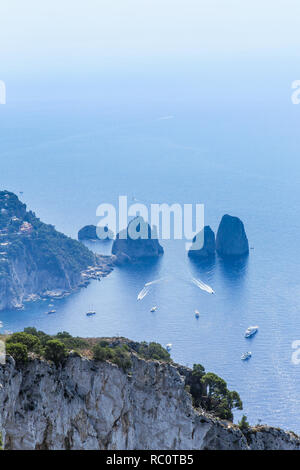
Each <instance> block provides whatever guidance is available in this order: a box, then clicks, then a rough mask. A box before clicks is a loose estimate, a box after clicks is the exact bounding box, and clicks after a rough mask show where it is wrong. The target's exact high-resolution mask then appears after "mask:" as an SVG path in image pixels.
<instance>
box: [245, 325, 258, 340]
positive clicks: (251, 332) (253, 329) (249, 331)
mask: <svg viewBox="0 0 300 470" xmlns="http://www.w3.org/2000/svg"><path fill="white" fill-rule="evenodd" d="M257 332H258V326H249V328H247V330H246V331H245V338H250V337H251V336H253V335H255V334H256V333H257Z"/></svg>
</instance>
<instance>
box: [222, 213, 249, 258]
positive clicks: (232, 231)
mask: <svg viewBox="0 0 300 470" xmlns="http://www.w3.org/2000/svg"><path fill="white" fill-rule="evenodd" d="M216 248H217V252H218V254H219V255H220V256H222V257H225V258H226V257H233V256H245V255H248V253H249V244H248V239H247V235H246V232H245V228H244V224H243V222H242V221H241V220H240V219H239V218H238V217H232V216H231V215H228V214H225V215H223V217H222V220H221V222H220V225H219V228H218V232H217V238H216Z"/></svg>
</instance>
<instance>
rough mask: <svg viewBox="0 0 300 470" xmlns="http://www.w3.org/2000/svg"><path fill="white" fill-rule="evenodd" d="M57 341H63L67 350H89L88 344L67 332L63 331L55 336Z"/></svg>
mask: <svg viewBox="0 0 300 470" xmlns="http://www.w3.org/2000/svg"><path fill="white" fill-rule="evenodd" d="M54 338H55V339H58V340H59V341H61V342H62V343H63V344H64V345H65V346H66V348H67V349H86V348H88V346H89V345H88V342H87V341H86V340H84V339H82V338H78V337H74V336H72V335H70V333H68V332H67V331H62V332H60V333H57V335H56V336H54Z"/></svg>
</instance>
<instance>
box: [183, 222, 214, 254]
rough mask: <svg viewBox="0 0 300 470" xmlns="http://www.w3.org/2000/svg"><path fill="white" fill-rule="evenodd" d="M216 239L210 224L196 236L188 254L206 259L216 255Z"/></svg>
mask: <svg viewBox="0 0 300 470" xmlns="http://www.w3.org/2000/svg"><path fill="white" fill-rule="evenodd" d="M215 252H216V241H215V234H214V232H213V230H212V229H211V228H210V226H209V225H205V227H204V229H203V230H202V231H201V232H199V233H198V234H197V235H195V236H194V238H193V242H192V246H191V247H190V249H189V251H188V256H189V257H191V258H197V259H206V258H211V257H213V256H215Z"/></svg>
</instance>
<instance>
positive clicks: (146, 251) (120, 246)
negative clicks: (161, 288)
mask: <svg viewBox="0 0 300 470" xmlns="http://www.w3.org/2000/svg"><path fill="white" fill-rule="evenodd" d="M163 252H164V249H163V247H162V246H161V245H160V243H159V241H158V239H157V234H156V230H155V228H152V229H151V227H150V225H149V224H148V223H147V222H145V220H144V219H143V218H142V217H135V218H134V219H133V220H131V221H130V222H129V224H128V227H127V229H125V230H123V231H121V232H120V233H118V234H117V237H116V239H115V241H114V243H113V246H112V254H113V255H114V257H115V258H114V262H115V264H124V263H128V262H136V261H139V260H142V259H146V258H157V257H158V256H160V255H162V254H163Z"/></svg>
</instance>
